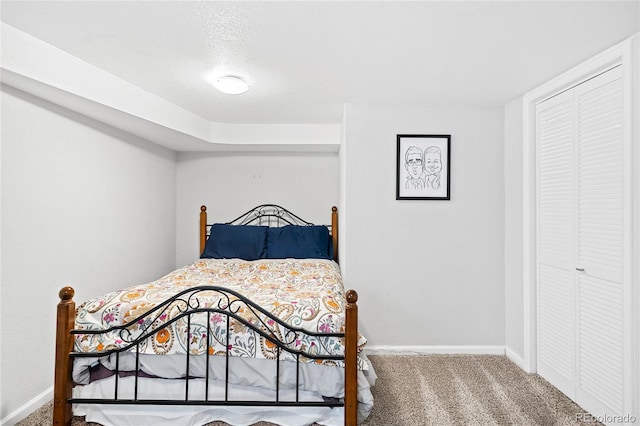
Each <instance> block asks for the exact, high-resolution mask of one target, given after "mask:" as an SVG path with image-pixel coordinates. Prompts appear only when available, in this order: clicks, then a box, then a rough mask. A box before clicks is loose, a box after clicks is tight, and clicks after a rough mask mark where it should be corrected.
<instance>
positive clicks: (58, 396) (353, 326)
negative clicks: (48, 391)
mask: <svg viewBox="0 0 640 426" xmlns="http://www.w3.org/2000/svg"><path fill="white" fill-rule="evenodd" d="M331 210H332V215H331V225H327V227H328V228H329V229H330V231H331V237H332V244H333V255H334V260H335V261H336V262H337V260H338V209H337V208H336V207H333V208H332V209H331ZM228 224H233V225H249V224H259V225H267V226H283V225H287V224H295V225H312V224H311V223H309V222H306V221H304V220H303V219H301V218H299V217H298V216H296V215H294V214H293V213H291V212H289V211H288V210H286V209H284V208H282V207H280V206H277V205H274V204H264V205H261V206H258V207H255V208H253V209H251V210H249V211H248V212H247V213H245V214H243V215H241V216H239V217H238V218H236V219H234V220H232V221H231V222H228ZM210 228H211V225H210V224H208V223H207V208H206V206H202V207H200V252H201V253H202V251H203V250H204V247H205V244H206V240H207V236H208V232H209V230H210ZM202 291H207V292H211V291H215V292H218V293H219V294H220V295H221V297H220V300H221V302H220V303H218V306H216V307H211V308H201V307H200V306H199V304H198V297H197V296H198V293H199V292H202ZM74 293H75V292H74V290H73V288H71V287H64V288H62V289H61V290H60V292H59V296H60V303H58V308H57V324H56V355H55V357H56V358H55V380H54V399H53V403H54V407H53V424H54V425H66V426H70V425H71V419H72V404H74V403H83V404H123V405H211V406H216V405H218V406H224V405H227V406H228V405H243V406H301V407H302V406H307V407H309V406H326V407H344V411H345V412H344V424H345V425H348V426H356V424H357V407H358V401H357V391H358V383H357V354H358V305H357V301H358V294H357V293H356V292H355V291H354V290H348V291H347V292H346V294H345V298H346V305H345V331H344V333H314V332H309V331H306V330H303V329H300V328H296V327H291V326H289V325H287V324H286V323H284V322H283V321H281V320H280V319H279V318H277V317H275V316H272V315H271V314H270V313H269V312H267V311H265V310H264V309H263V308H261V307H260V306H258V305H256V304H255V303H253V302H252V301H250V300H248V299H247V298H245V297H243V296H242V295H240V294H238V293H235V292H232V291H230V290H228V289H225V288H222V287H214V286H201V287H194V288H192V289H189V290H186V291H183V292H181V293H179V294H177V295H176V296H174V297H172V298H171V299H169V300H167V301H164V302H162V303H161V304H159V305H158V306H156V308H154V309H153V310H151V311H149V312H146V313H145V314H143V315H141V316H139V317H137V318H135V319H133V320H132V321H131V323H134V322H137V321H139V320H140V319H141V318H150V319H151V323H153V321H154V319H155V318H157V317H159V316H160V315H162V313H163V312H164V310H166V309H167V308H168V306H170V305H171V304H176V303H179V304H181V306H183V307H184V310H182V314H181V315H180V317H179V318H182V317H185V316H186V317H187V319H188V320H189V319H190V315H192V314H195V313H200V312H207V315H211V314H212V313H218V314H222V315H224V316H226V317H227V321H228V319H229V318H233V319H234V320H235V321H239V322H242V323H243V324H244V325H246V326H247V327H249V328H251V329H252V330H254V331H255V332H256V333H258V334H260V335H262V336H263V337H265V338H266V339H268V340H269V341H270V342H271V343H273V344H275V345H276V346H277V347H278V348H279V349H278V354H280V353H281V351H287V352H289V353H291V354H293V355H295V356H296V359H297V360H298V364H299V362H300V357H301V356H302V357H306V358H310V359H315V360H339V361H343V362H344V368H345V378H344V386H345V390H344V393H345V397H344V401H340V400H328V401H325V402H309V401H299V400H298V397H297V389H298V388H299V385H297V386H296V401H280V400H279V397H278V395H279V381H278V380H277V379H276V400H275V401H236V400H228V399H227V398H226V396H225V399H224V400H209V399H208V393H207V392H208V391H205V397H204V399H198V400H189V398H188V396H187V394H188V386H189V380H190V377H189V354H186V355H185V358H186V364H185V378H183V379H174V380H184V381H185V388H186V392H185V399H184V400H179V401H178V400H147V399H138V398H137V380H138V372H136V373H135V381H136V388H135V389H136V391H135V395H136V396H135V397H134V398H133V399H122V398H118V396H117V393H118V385H117V383H118V375H119V374H118V372H119V370H118V367H116V374H115V382H116V385H115V394H114V398H113V399H77V398H76V399H74V398H72V387H73V383H72V378H71V373H72V366H73V359H74V358H79V357H87V356H94V357H95V356H96V353H80V352H73V349H74V335H75V334H87V333H88V330H74V329H73V328H74V326H75V315H76V305H75V302H74V301H73V296H74ZM225 301H226V302H225ZM240 307H243V308H245V309H250V310H251V311H252V312H254V313H255V314H256V315H260V316H262V317H264V318H267V319H270V320H273V321H275V323H276V324H279V326H280V329H281V330H285V332H284V333H281V335H282V336H283V337H282V338H278V337H276V336H278V333H275V332H274V333H270V332H269V326H268V325H267V324H266V323H265V322H262V324H261V326H255V325H253V324H250V323H249V322H247V321H246V320H245V319H244V318H242V317H240V316H238V315H236V313H237V312H238V309H239V308H240ZM179 318H176V320H177V319H179ZM126 327H127V324H124V325H122V326H119V327H118V329H119V332H120V333H121V336H122V337H123V340H125V341H127V342H128V343H129V344H128V345H127V346H125V347H122V348H120V349H117V350H108V351H103V352H100V353H99V354H100V355H103V356H106V355H109V354H116V357H117V358H116V359H119V358H118V357H119V353H120V352H124V351H126V350H129V349H131V348H134V347H135V348H136V349H137V345H138V344H139V342H141V341H142V340H144V339H147V338H152V337H153V336H154V335H155V334H156V333H157V332H158V331H159V330H161V329H154V330H150V331H148V332H143V333H142V335H141V336H139V337H137V338H135V339H132V338H129V339H127V336H126V333H127V329H126ZM110 330H112V329H109V330H105V331H96V332H95V333H94V334H99V333H106V332H107V331H110ZM227 333H228V331H227ZM299 334H305V335H308V336H313V337H315V338H322V337H327V336H332V337H338V338H344V343H345V352H344V356H335V355H331V354H323V353H320V354H314V355H312V354H308V353H305V352H301V351H294V350H291V349H289V348H288V347H287V342H290V341H292V340H291V339H295V337H296V336H297V335H299ZM227 336H228V334H227ZM135 352H136V354H137V350H136V351H135ZM226 359H227V363H226V365H227V371H228V359H229V355H228V354H227V355H226ZM208 361H209V356H208V355H207V363H208ZM276 362H277V371H280V362H281V361H280V357H279V355H278V359H277V361H276ZM207 365H208V364H207ZM208 370H209V369H208V368H207V375H208ZM227 374H228V373H227ZM276 377H279V373H277V374H276ZM205 380H206V383H208V380H209V378H208V376H207V377H205ZM296 383H299V381H298V379H296ZM227 385H228V381H227ZM205 387H206V389H208V385H205Z"/></svg>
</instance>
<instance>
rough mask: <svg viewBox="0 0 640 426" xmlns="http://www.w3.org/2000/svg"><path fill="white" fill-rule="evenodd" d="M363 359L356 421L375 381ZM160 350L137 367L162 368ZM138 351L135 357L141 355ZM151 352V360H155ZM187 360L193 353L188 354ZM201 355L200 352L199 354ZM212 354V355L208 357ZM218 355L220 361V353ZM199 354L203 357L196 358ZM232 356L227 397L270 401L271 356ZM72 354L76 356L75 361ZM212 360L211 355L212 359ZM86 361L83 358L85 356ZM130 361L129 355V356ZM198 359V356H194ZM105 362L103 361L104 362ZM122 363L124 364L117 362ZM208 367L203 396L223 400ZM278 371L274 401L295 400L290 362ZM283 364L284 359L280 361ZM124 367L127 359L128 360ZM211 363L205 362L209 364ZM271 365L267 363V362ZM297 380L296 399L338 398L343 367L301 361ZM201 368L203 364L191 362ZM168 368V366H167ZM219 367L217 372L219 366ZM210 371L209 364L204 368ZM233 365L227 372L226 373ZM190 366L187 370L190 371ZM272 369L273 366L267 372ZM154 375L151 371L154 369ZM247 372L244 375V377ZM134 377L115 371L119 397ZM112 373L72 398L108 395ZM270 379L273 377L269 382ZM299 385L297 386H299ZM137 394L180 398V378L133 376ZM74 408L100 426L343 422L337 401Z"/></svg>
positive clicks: (198, 386) (199, 394) (194, 394)
mask: <svg viewBox="0 0 640 426" xmlns="http://www.w3.org/2000/svg"><path fill="white" fill-rule="evenodd" d="M360 356H362V357H363V359H364V360H365V362H367V364H369V369H368V370H366V371H358V421H359V422H362V421H364V419H365V418H366V417H367V416H368V415H369V413H370V412H371V410H372V408H373V395H372V394H371V389H370V387H371V386H373V385H374V384H375V380H376V374H375V371H374V369H373V366H372V365H371V363H370V362H369V361H368V359H367V358H366V355H365V354H364V353H361V354H360ZM166 357H167V356H166V355H164V356H156V357H153V356H152V355H150V356H149V358H151V360H145V363H142V362H141V364H143V365H144V366H143V369H144V370H145V372H147V373H149V374H156V373H159V372H161V371H162V369H163V368H164V367H166V365H164V364H163V363H164V362H165V361H161V360H160V359H166ZM142 358H143V357H141V359H142ZM156 358H157V360H156ZM191 358H192V361H194V360H193V358H197V357H191ZM202 358H204V357H202ZM212 358H213V357H212ZM215 358H220V361H224V358H222V357H215ZM202 360H203V359H202ZM232 360H233V361H234V363H235V365H234V366H233V369H230V376H229V379H230V380H229V382H230V385H229V391H228V392H229V393H228V399H229V400H256V401H261V400H264V401H275V391H274V389H275V387H271V388H270V386H269V385H268V383H267V382H269V381H270V380H272V379H273V377H275V376H274V375H272V374H271V373H269V372H268V370H269V368H266V366H265V364H263V363H265V362H266V363H269V362H271V363H272V364H275V363H273V361H268V360H260V359H250V358H231V359H230V361H232ZM77 361H78V360H76V362H77ZM216 361H217V360H216ZM85 362H86V361H85ZM130 362H132V360H130V359H129V360H125V361H124V362H123V360H121V361H120V368H121V369H124V366H126V365H127V364H129V363H130ZM133 362H135V360H133ZM196 363H198V361H196ZM106 364H107V366H109V363H106ZM123 364H124V366H123ZM215 364H216V368H214V369H213V371H214V375H212V376H210V380H209V400H224V381H221V380H217V379H219V378H220V377H218V376H219V375H220V374H222V375H223V376H222V379H224V369H220V368H219V365H218V362H216V363H215ZM282 364H283V365H285V366H284V367H283V366H281V370H280V373H281V376H280V389H281V390H280V393H279V400H280V401H295V389H294V388H295V366H294V365H293V368H291V367H292V365H291V363H286V362H283V363H282ZM286 364H289V365H286ZM129 367H130V365H129ZM210 367H211V364H210ZM271 367H273V366H271ZM300 367H301V373H300V380H301V384H302V383H303V381H304V384H305V386H306V387H307V388H309V389H312V390H300V391H299V398H300V400H301V401H322V400H323V399H322V396H323V395H324V396H331V397H337V398H341V397H342V396H343V389H344V385H343V377H344V376H343V372H344V370H343V369H342V368H340V367H328V366H320V365H314V364H301V365H300ZM198 368H201V371H200V372H204V370H205V366H204V364H203V365H201V366H200V367H196V370H197V369H198ZM172 369H173V370H172ZM174 370H175V363H173V365H172V366H169V369H168V370H164V373H163V374H164V376H173V377H182V376H183V371H184V369H182V370H181V371H180V372H177V371H174ZM221 370H222V372H220V371H221ZM210 371H211V368H210ZM232 371H233V373H231V372H232ZM190 372H191V371H190ZM273 374H275V370H274V372H273ZM156 375H157V374H156ZM248 378H250V379H248ZM134 380H135V378H134V377H121V378H119V380H118V397H119V398H120V399H127V398H133V386H134V385H133V383H134ZM114 381H115V378H114V377H113V376H111V377H109V378H106V379H102V380H98V381H94V382H92V383H90V384H88V385H79V386H76V387H75V388H74V389H73V396H74V398H113V396H114ZM204 383H205V380H204V379H190V380H189V398H190V399H200V400H204V395H205V386H204ZM273 383H275V382H273ZM301 389H303V387H302V386H301ZM138 398H139V399H175V400H184V398H185V381H184V380H168V379H163V378H143V377H140V378H139V379H138ZM74 414H75V415H80V416H86V420H87V421H92V422H97V423H100V424H102V425H105V426H111V425H113V426H134V425H135V426H150V425H158V426H191V425H193V426H200V425H204V424H206V423H209V422H212V421H215V420H220V421H224V422H227V423H229V424H232V425H237V426H243V425H251V424H253V423H255V422H258V421H268V422H272V423H275V424H279V425H282V426H302V425H309V424H312V423H314V422H315V423H319V424H322V425H326V426H332V425H342V424H344V409H343V408H342V407H336V408H327V407H235V406H218V407H216V406H180V405H175V406H174V405H171V406H150V405H136V406H131V405H111V404H104V405H100V404H75V405H74Z"/></svg>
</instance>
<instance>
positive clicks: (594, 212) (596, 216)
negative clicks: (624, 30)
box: [575, 67, 631, 415]
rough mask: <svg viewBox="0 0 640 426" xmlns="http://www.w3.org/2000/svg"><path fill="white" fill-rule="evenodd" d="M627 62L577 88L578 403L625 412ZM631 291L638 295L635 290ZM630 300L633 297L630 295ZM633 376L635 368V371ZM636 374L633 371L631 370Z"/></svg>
mask: <svg viewBox="0 0 640 426" xmlns="http://www.w3.org/2000/svg"><path fill="white" fill-rule="evenodd" d="M622 88H623V84H622V73H621V69H620V67H618V68H615V69H613V70H610V71H608V72H606V73H604V74H602V75H600V76H598V77H596V78H593V79H591V80H589V81H587V82H585V83H583V84H581V85H579V86H577V87H576V88H575V92H576V93H575V99H576V122H577V126H576V135H577V141H576V142H577V144H576V146H577V156H576V171H577V176H576V177H577V182H576V186H577V201H578V203H577V216H578V222H577V235H576V237H577V241H576V243H577V244H576V249H577V257H578V259H577V260H578V263H577V266H576V267H577V269H578V274H577V292H578V294H577V296H578V305H577V309H578V316H577V324H578V336H577V337H578V339H577V342H578V346H577V363H578V366H579V369H578V373H579V375H578V380H577V389H576V392H577V395H576V396H577V401H578V402H579V403H580V404H582V405H583V407H584V408H585V409H588V410H590V411H591V412H593V413H602V414H605V413H606V414H609V415H614V414H624V405H625V404H624V398H625V387H626V386H625V380H626V378H625V364H626V363H627V362H626V356H627V352H628V348H629V346H628V345H630V342H627V341H626V336H627V327H629V326H630V324H625V312H626V311H627V309H625V303H626V301H625V290H626V288H625V277H624V276H625V269H624V268H625V264H626V263H627V262H628V261H625V257H626V256H627V255H628V253H629V250H630V244H629V243H628V242H627V241H625V239H626V238H628V236H629V235H630V231H631V230H630V229H629V228H628V226H627V218H626V213H625V211H626V207H627V206H628V203H629V202H630V200H629V199H628V198H629V197H628V196H627V193H628V186H627V182H628V181H629V180H630V179H629V176H628V175H629V173H630V171H629V167H628V166H627V164H626V161H628V158H625V157H628V156H625V138H624V94H623V90H622ZM627 296H630V295H627ZM627 300H630V297H627ZM628 372H629V373H630V369H629V370H628ZM628 375H629V376H630V374H628Z"/></svg>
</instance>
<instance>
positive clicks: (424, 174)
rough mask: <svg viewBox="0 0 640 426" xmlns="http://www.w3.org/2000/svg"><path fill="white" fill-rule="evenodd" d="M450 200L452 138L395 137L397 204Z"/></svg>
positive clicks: (447, 136) (442, 136)
mask: <svg viewBox="0 0 640 426" xmlns="http://www.w3.org/2000/svg"><path fill="white" fill-rule="evenodd" d="M450 199H451V135H397V156H396V200H450Z"/></svg>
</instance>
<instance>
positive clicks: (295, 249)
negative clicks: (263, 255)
mask: <svg viewBox="0 0 640 426" xmlns="http://www.w3.org/2000/svg"><path fill="white" fill-rule="evenodd" d="M332 249H333V247H332V245H331V238H330V236H329V229H327V227H326V226H321V225H313V226H297V225H287V226H283V227H281V228H269V229H268V230H267V258H268V259H286V258H294V259H332V258H333V256H332V253H331V252H332V251H333V250H332Z"/></svg>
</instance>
